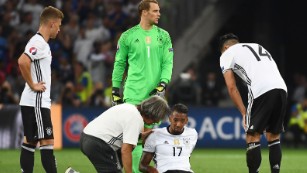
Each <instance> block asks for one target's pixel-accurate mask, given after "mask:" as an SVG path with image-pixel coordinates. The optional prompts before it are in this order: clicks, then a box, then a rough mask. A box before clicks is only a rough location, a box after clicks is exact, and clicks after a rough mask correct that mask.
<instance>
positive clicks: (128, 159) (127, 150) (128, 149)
mask: <svg viewBox="0 0 307 173" xmlns="http://www.w3.org/2000/svg"><path fill="white" fill-rule="evenodd" d="M133 147H134V146H133V145H132V144H127V143H123V145H122V148H121V154H122V161H123V167H124V170H125V173H132V150H133Z"/></svg>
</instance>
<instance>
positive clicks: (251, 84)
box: [220, 34, 287, 173]
mask: <svg viewBox="0 0 307 173" xmlns="http://www.w3.org/2000/svg"><path fill="white" fill-rule="evenodd" d="M220 51H221V53H222V55H221V57H220V66H221V69H222V72H223V75H224V79H225V83H226V86H227V88H228V92H229V95H230V97H231V99H232V100H233V102H234V103H235V105H236V106H237V108H238V110H239V111H240V113H241V114H242V116H243V125H244V129H245V132H246V144H247V151H246V161H247V167H248V169H249V173H256V172H259V168H260V164H261V149H260V138H261V135H262V134H263V132H265V135H266V139H267V142H268V147H269V160H270V168H271V172H272V173H278V172H279V171H280V166H281V158H282V152H281V145H280V133H281V132H283V131H284V127H283V123H284V118H285V114H286V105H287V86H286V84H285V82H284V80H283V78H282V76H281V75H280V72H279V70H278V67H277V65H276V63H275V61H274V59H273V57H272V56H271V54H270V53H269V52H268V51H267V50H266V49H265V48H263V47H262V46H261V45H259V44H256V43H239V38H238V37H237V36H236V35H234V34H226V35H224V36H221V37H220ZM234 73H235V74H237V75H238V76H239V77H240V78H241V79H242V80H243V81H244V82H245V83H246V85H247V88H248V107H247V109H246V108H245V106H244V104H243V101H242V98H241V95H240V93H239V91H238V89H237V86H236V80H235V76H234Z"/></svg>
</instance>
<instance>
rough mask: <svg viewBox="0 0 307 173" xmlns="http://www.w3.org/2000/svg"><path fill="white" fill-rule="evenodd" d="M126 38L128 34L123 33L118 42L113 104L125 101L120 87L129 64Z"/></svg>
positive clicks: (113, 80)
mask: <svg viewBox="0 0 307 173" xmlns="http://www.w3.org/2000/svg"><path fill="white" fill-rule="evenodd" d="M126 39H127V35H126V34H125V33H123V34H122V35H121V37H120V38H119V40H118V43H117V51H116V55H115V62H114V68H113V73H112V106H115V105H118V104H121V103H123V100H122V98H121V96H120V93H119V88H120V85H121V83H122V79H123V75H124V72H125V69H126V65H127V58H128V46H126V44H125V41H126Z"/></svg>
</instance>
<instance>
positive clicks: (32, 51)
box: [29, 47, 37, 55]
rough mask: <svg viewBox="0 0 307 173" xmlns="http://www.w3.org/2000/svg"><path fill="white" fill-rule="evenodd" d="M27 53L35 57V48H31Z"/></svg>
mask: <svg viewBox="0 0 307 173" xmlns="http://www.w3.org/2000/svg"><path fill="white" fill-rule="evenodd" d="M29 52H30V53H31V54H32V55H36V53H37V49H36V48H35V47H31V48H30V49H29Z"/></svg>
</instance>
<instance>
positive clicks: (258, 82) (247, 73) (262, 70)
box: [220, 43, 287, 99]
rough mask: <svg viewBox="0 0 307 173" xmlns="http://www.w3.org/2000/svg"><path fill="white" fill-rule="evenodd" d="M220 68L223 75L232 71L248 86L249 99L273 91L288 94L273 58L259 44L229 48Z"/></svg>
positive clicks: (241, 44)
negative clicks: (276, 90) (282, 91)
mask: <svg viewBox="0 0 307 173" xmlns="http://www.w3.org/2000/svg"><path fill="white" fill-rule="evenodd" d="M220 66H221V69H222V72H223V73H225V72H226V71H227V70H229V69H231V70H233V72H234V73H236V74H237V75H238V76H239V77H240V78H241V79H242V80H243V81H244V82H245V83H246V84H247V87H248V91H249V99H255V98H257V97H259V96H260V95H262V94H264V93H265V92H267V91H270V90H272V89H283V90H285V91H286V92H287V86H286V84H285V82H284V80H283V78H282V77H281V75H280V73H279V70H278V67H277V65H276V63H275V61H274V59H273V57H272V56H271V54H270V53H269V52H268V51H267V50H266V49H265V48H263V47H262V46H261V45H259V44H256V43H238V44H235V45H233V46H231V47H229V48H228V49H227V50H226V51H225V52H224V53H223V54H222V55H221V57H220Z"/></svg>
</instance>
